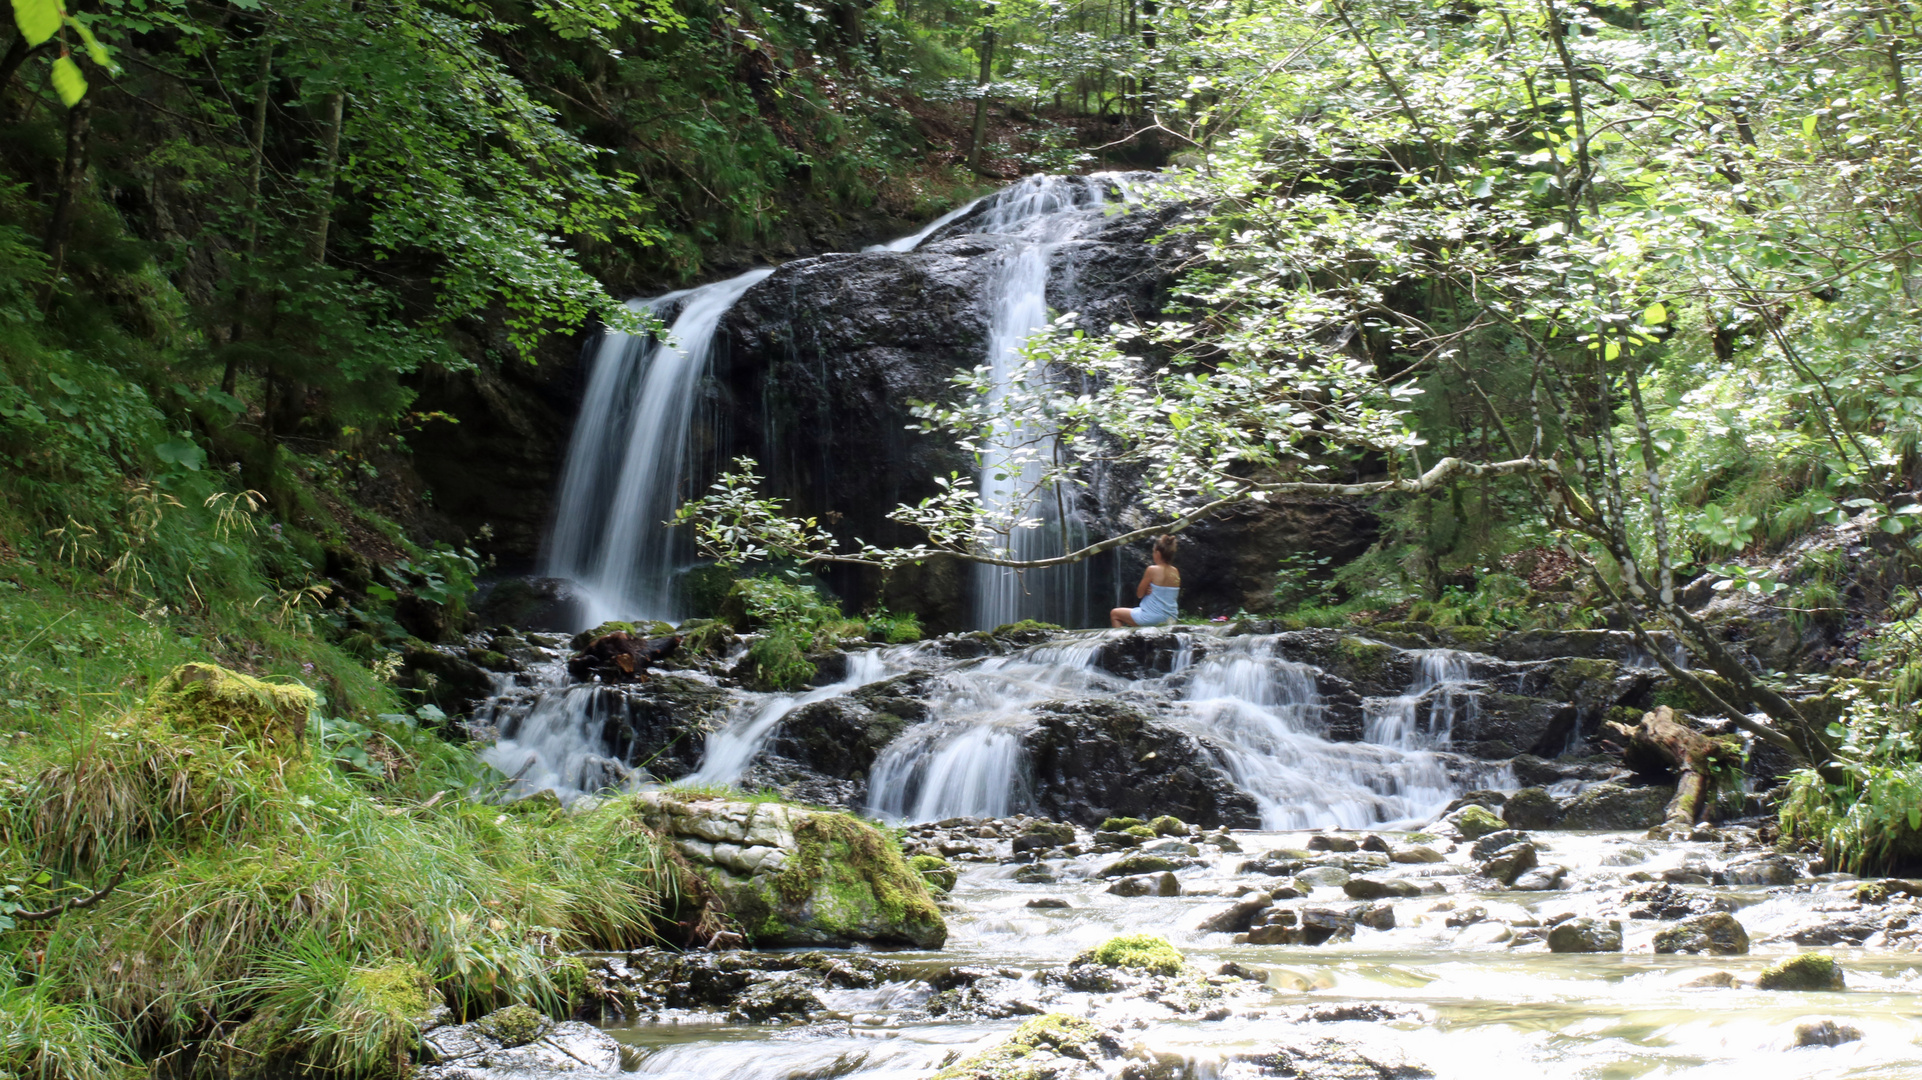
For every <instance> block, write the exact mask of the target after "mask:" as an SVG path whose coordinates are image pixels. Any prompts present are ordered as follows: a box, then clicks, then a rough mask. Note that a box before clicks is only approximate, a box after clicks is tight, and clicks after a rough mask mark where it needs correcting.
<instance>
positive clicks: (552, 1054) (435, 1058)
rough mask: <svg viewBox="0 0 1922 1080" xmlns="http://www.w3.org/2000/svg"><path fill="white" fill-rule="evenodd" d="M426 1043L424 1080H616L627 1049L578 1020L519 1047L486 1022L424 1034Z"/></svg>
mask: <svg viewBox="0 0 1922 1080" xmlns="http://www.w3.org/2000/svg"><path fill="white" fill-rule="evenodd" d="M515 1007H516V1008H526V1006H515ZM482 1019H485V1017H483V1018H482ZM421 1043H422V1045H421V1050H422V1054H421V1056H422V1058H423V1059H425V1060H427V1061H429V1062H432V1064H429V1065H426V1066H424V1067H422V1068H420V1069H418V1070H416V1071H415V1072H414V1075H415V1076H416V1077H418V1078H420V1080H526V1078H528V1077H537V1076H542V1075H547V1074H554V1073H586V1074H588V1075H607V1076H613V1075H617V1074H618V1073H619V1071H620V1065H621V1044H620V1043H617V1042H615V1041H614V1038H613V1036H611V1035H609V1034H607V1033H606V1032H604V1031H602V1030H600V1029H599V1028H596V1027H594V1026H593V1025H592V1024H586V1023H582V1022H580V1021H577V1020H568V1021H563V1022H560V1023H550V1024H548V1025H547V1026H546V1027H545V1028H543V1030H542V1031H541V1033H540V1035H539V1037H538V1038H536V1039H532V1040H529V1041H526V1042H521V1043H517V1044H515V1045H513V1046H507V1045H504V1044H502V1043H500V1042H499V1041H497V1040H495V1039H493V1038H492V1037H491V1036H489V1035H487V1034H486V1033H484V1032H483V1031H482V1030H481V1026H480V1021H475V1022H474V1023H472V1024H462V1025H459V1026H454V1027H442V1028H438V1029H436V1030H434V1031H431V1032H428V1033H427V1034H426V1035H424V1036H423V1037H422V1039H421Z"/></svg>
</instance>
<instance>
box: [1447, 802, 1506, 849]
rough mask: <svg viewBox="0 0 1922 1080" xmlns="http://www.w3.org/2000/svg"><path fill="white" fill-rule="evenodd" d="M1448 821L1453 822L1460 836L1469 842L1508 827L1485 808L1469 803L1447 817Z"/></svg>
mask: <svg viewBox="0 0 1922 1080" xmlns="http://www.w3.org/2000/svg"><path fill="white" fill-rule="evenodd" d="M1448 820H1449V821H1451V822H1453V823H1454V825H1455V828H1457V829H1460V830H1461V834H1462V835H1463V836H1464V837H1466V838H1468V839H1470V840H1475V839H1479V838H1481V837H1483V836H1487V835H1488V834H1489V833H1492V832H1500V831H1502V830H1503V829H1505V828H1507V827H1508V826H1507V825H1505V824H1503V823H1502V819H1501V818H1498V817H1496V816H1495V815H1494V813H1493V812H1492V811H1490V810H1489V809H1488V808H1487V807H1485V806H1481V805H1478V804H1476V803H1469V804H1468V805H1467V806H1464V807H1462V808H1461V809H1460V810H1457V811H1455V812H1454V813H1452V814H1450V815H1448Z"/></svg>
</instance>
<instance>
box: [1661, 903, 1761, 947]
mask: <svg viewBox="0 0 1922 1080" xmlns="http://www.w3.org/2000/svg"><path fill="white" fill-rule="evenodd" d="M1655 951H1656V952H1658V953H1708V954H1709V955H1711V956H1742V955H1744V954H1746V953H1747V952H1748V931H1747V930H1745V929H1743V928H1742V924H1741V923H1739V922H1737V921H1736V919H1735V916H1733V915H1730V914H1729V913H1728V912H1726V911H1716V912H1711V913H1709V914H1707V915H1696V916H1693V917H1691V918H1688V919H1684V920H1682V921H1681V922H1680V923H1679V924H1677V925H1675V926H1671V927H1667V928H1665V929H1663V930H1660V931H1658V932H1657V933H1656V934H1655Z"/></svg>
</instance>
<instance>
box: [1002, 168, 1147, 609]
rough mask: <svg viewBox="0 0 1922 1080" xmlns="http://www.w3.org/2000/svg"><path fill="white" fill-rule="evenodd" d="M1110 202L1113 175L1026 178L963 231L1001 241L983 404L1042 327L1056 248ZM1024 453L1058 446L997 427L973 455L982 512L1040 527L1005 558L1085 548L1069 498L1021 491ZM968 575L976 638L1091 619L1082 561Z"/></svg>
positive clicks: (1116, 187)
mask: <svg viewBox="0 0 1922 1080" xmlns="http://www.w3.org/2000/svg"><path fill="white" fill-rule="evenodd" d="M1111 194H1114V195H1118V196H1120V197H1121V198H1122V199H1124V200H1126V199H1127V198H1129V196H1130V189H1129V188H1128V186H1127V184H1126V182H1125V180H1123V179H1122V178H1120V177H1117V176H1115V175H1111V174H1096V175H1094V176H1085V177H1070V176H1030V177H1028V178H1027V179H1025V180H1022V181H1021V182H1020V183H1018V184H1016V185H1015V186H1013V187H1011V188H1009V189H1007V190H1006V191H1004V192H1002V193H1001V194H999V195H997V196H996V197H995V198H994V199H993V201H992V202H990V203H989V205H988V206H987V208H986V209H985V210H984V211H983V212H982V213H981V215H980V216H979V217H978V218H976V219H975V220H973V221H971V222H969V223H968V229H969V231H970V232H971V233H980V234H985V235H991V236H999V237H1003V238H1005V239H1006V240H1008V245H1007V249H1006V251H1005V253H1004V254H1003V256H1002V262H1001V264H1000V266H999V267H998V268H997V270H996V272H995V275H994V278H993V281H992V285H991V293H990V295H989V298H988V304H989V312H990V322H989V333H988V357H987V359H988V367H989V370H990V371H991V372H992V376H993V383H992V390H991V397H993V398H995V399H998V398H999V397H1000V396H1002V395H1004V394H1006V393H1007V392H1008V390H1009V389H1010V382H1011V379H1012V377H1013V373H1014V369H1015V368H1016V366H1017V365H1018V364H1019V362H1020V356H1019V352H1020V349H1021V346H1022V344H1023V343H1024V342H1026V341H1027V339H1028V337H1029V336H1030V335H1031V334H1033V333H1034V331H1035V330H1036V329H1038V328H1040V327H1044V326H1046V325H1048V323H1049V322H1050V319H1049V316H1048V278H1049V273H1050V270H1051V269H1052V262H1053V255H1054V252H1055V250H1056V249H1057V248H1059V247H1060V246H1061V245H1063V244H1064V243H1067V242H1070V241H1072V240H1073V239H1075V238H1076V237H1077V236H1078V235H1079V234H1080V233H1081V232H1082V230H1084V229H1085V228H1087V227H1088V226H1089V225H1091V224H1094V223H1098V222H1099V221H1101V219H1102V218H1103V217H1104V216H1105V207H1107V206H1108V205H1109V198H1110V195H1111ZM1036 439H1038V440H1039V442H1038V443H1036V444H1034V445H1031V446H1027V447H1024V446H1023V445H1022V444H1023V443H1024V442H1033V440H1036ZM1024 449H1025V450H1027V451H1028V452H1030V453H1032V454H1034V455H1035V456H1037V457H1039V458H1040V459H1042V460H1049V459H1052V458H1053V456H1054V454H1055V453H1056V452H1057V449H1058V448H1057V447H1056V446H1055V444H1054V440H1053V438H1052V437H1051V436H1049V435H1046V434H1040V435H1035V434H1034V433H1025V432H1014V431H1010V430H1007V429H1006V428H998V429H997V430H996V432H995V433H994V435H993V436H992V437H991V438H990V440H989V444H988V447H987V449H986V450H985V451H984V452H983V453H982V455H981V471H980V477H979V484H980V492H981V502H982V505H984V506H986V507H988V508H989V509H994V510H1007V511H1014V512H1016V513H1018V515H1019V516H1020V517H1022V518H1032V519H1038V520H1039V521H1040V522H1041V524H1040V527H1039V528H1032V529H1022V528H1018V529H1015V530H1014V531H1013V533H1012V534H1011V535H1010V536H1009V537H1008V542H1007V547H1008V550H1009V552H1010V554H1011V555H1012V556H1013V557H1014V558H1017V559H1023V560H1028V559H1044V558H1049V557H1052V556H1056V555H1061V554H1064V553H1066V552H1067V551H1068V550H1072V549H1074V548H1078V547H1081V546H1083V544H1084V543H1085V542H1086V529H1085V527H1084V525H1083V523H1082V521H1081V518H1080V516H1079V514H1078V513H1077V512H1076V506H1075V498H1074V492H1073V490H1072V489H1069V490H1050V491H1043V492H1040V493H1039V494H1038V497H1035V496H1031V495H1030V493H1029V492H1028V491H1027V490H1026V487H1027V484H1028V483H1029V482H1026V481H1024V480H1023V478H1022V477H1021V476H1019V475H1017V474H1016V472H1015V471H1014V470H1013V468H1012V467H1011V466H1013V465H1014V464H1015V462H1016V460H1017V456H1018V455H1019V454H1020V453H1021V452H1022V451H1023V450H1024ZM973 575H974V623H975V625H976V626H977V627H979V628H981V629H984V630H986V629H992V628H994V627H996V626H1000V625H1002V624H1004V623H1011V622H1016V621H1018V620H1021V619H1039V620H1041V621H1043V622H1052V623H1059V624H1061V625H1064V626H1073V625H1077V624H1084V623H1085V622H1086V621H1087V620H1088V619H1089V618H1090V617H1091V616H1092V614H1093V612H1092V611H1090V608H1089V600H1090V597H1089V592H1090V590H1089V567H1088V564H1087V563H1086V562H1085V561H1084V562H1080V563H1076V564H1074V565H1072V566H1064V567H1054V568H1050V569H1047V570H1038V571H1027V572H1017V571H1014V570H1010V569H1007V568H1005V567H997V566H987V565H983V564H976V565H975V567H974V570H973Z"/></svg>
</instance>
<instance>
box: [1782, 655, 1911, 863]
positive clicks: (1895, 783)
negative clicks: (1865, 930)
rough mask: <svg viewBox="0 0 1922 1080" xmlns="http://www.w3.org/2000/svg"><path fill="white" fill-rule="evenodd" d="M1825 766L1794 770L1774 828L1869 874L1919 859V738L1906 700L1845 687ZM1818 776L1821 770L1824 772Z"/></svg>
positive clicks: (1831, 859)
mask: <svg viewBox="0 0 1922 1080" xmlns="http://www.w3.org/2000/svg"><path fill="white" fill-rule="evenodd" d="M1838 692H1839V693H1841V694H1842V695H1843V696H1844V697H1845V698H1847V699H1848V701H1847V708H1846V711H1845V712H1844V713H1843V715H1842V718H1841V719H1840V720H1838V721H1837V722H1836V723H1834V724H1831V725H1830V730H1829V735H1830V737H1831V738H1833V739H1835V740H1836V741H1837V743H1838V752H1837V757H1836V759H1835V761H1834V762H1833V763H1831V765H1830V768H1829V769H1827V770H1822V771H1818V770H1816V769H1813V768H1809V769H1801V770H1798V771H1797V772H1796V773H1795V774H1794V775H1793V776H1791V777H1790V780H1789V791H1788V797H1787V798H1786V799H1784V800H1783V803H1782V807H1781V810H1780V818H1781V824H1782V831H1783V832H1784V833H1785V834H1787V835H1790V836H1798V837H1803V838H1807V839H1809V840H1812V841H1814V842H1816V843H1819V844H1820V845H1821V846H1822V851H1823V856H1824V858H1826V859H1827V860H1828V862H1829V865H1830V866H1832V867H1834V868H1836V869H1839V870H1843V871H1846V872H1848V873H1852V874H1874V873H1880V872H1883V871H1888V870H1899V869H1903V868H1908V867H1913V866H1914V865H1915V864H1917V863H1919V862H1922V739H1918V735H1917V725H1916V711H1915V706H1914V704H1913V703H1904V704H1901V705H1894V704H1891V703H1889V702H1887V701H1886V700H1878V695H1874V694H1869V693H1863V692H1862V691H1860V690H1859V689H1857V688H1853V687H1845V688H1843V689H1842V690H1841V691H1838ZM1825 774H1826V775H1825Z"/></svg>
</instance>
